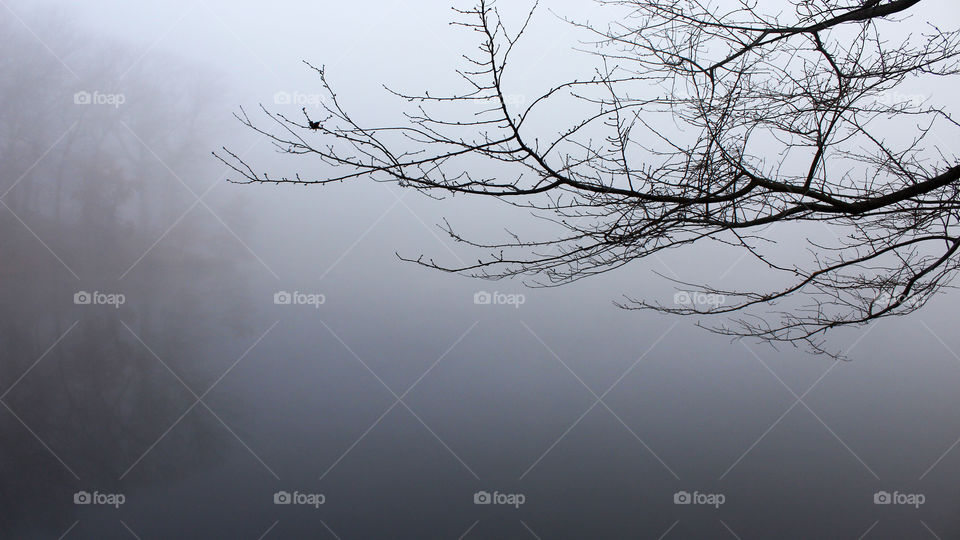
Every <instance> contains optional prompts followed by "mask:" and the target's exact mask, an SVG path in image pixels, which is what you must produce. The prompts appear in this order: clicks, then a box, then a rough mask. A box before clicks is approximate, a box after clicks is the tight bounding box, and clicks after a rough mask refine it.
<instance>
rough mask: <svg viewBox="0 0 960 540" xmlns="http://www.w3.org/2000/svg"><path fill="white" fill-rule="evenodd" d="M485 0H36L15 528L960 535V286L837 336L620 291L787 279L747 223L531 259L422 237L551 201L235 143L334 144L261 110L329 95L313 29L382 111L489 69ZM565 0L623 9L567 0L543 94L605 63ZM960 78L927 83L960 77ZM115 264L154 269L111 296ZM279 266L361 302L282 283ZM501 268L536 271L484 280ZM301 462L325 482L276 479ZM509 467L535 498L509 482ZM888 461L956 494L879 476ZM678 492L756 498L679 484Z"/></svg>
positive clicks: (16, 368) (3, 279) (536, 67)
mask: <svg viewBox="0 0 960 540" xmlns="http://www.w3.org/2000/svg"><path fill="white" fill-rule="evenodd" d="M520 4H524V5H520ZM459 7H469V5H468V4H459ZM502 7H503V8H504V9H505V10H506V11H507V13H514V14H519V13H520V12H522V11H523V10H525V9H527V8H528V6H527V5H526V3H519V2H518V3H515V4H514V3H504V4H503V5H502ZM449 8H450V4H448V3H445V2H417V3H414V2H412V1H395V2H388V1H384V2H379V1H378V2H369V3H353V4H341V3H336V4H331V3H319V2H310V3H307V2H293V1H286V2H284V1H280V2H273V3H263V2H250V1H230V2H227V1H215V0H202V1H195V2H191V1H178V0H171V1H169V2H163V3H159V2H157V3H146V2H124V1H119V0H117V1H104V0H89V1H81V2H69V3H68V2H62V1H60V2H41V1H30V2H24V1H19V2H11V1H10V0H2V2H0V47H2V48H3V50H4V51H5V53H4V55H3V56H2V59H0V62H2V63H0V96H2V100H0V163H2V168H0V178H2V183H0V202H2V205H0V295H2V302H0V306H2V307H0V309H2V311H3V313H2V316H0V324H2V325H3V327H2V331H0V344H2V349H0V351H2V352H0V403H2V405H3V407H0V430H2V436H0V441H2V442H0V537H3V538H59V537H65V538H132V537H137V538H175V537H176V538H252V539H256V538H261V537H265V538H307V537H309V538H325V537H329V538H342V539H349V538H460V537H461V536H463V535H466V536H465V537H466V538H537V537H539V538H654V539H655V538H661V537H663V538H724V537H730V538H743V539H747V538H943V539H947V538H960V517H958V516H960V513H958V509H960V482H958V475H960V450H954V448H955V447H956V446H958V444H957V443H958V441H960V439H958V438H960V415H958V414H957V411H958V406H960V393H958V392H957V388H958V386H960V357H958V355H957V354H956V352H955V351H960V333H958V332H957V331H956V313H957V301H958V300H960V296H958V295H957V294H955V293H950V294H947V295H944V296H942V297H939V298H937V299H936V300H935V301H933V302H931V304H930V305H929V306H928V307H927V308H926V309H924V310H923V311H921V312H920V313H918V314H917V315H915V316H913V317H911V318H906V319H899V320H888V321H884V322H880V323H879V324H876V325H875V326H872V327H869V328H866V329H863V330H859V331H854V332H846V333H840V334H837V335H835V336H832V337H831V340H832V341H831V343H832V344H834V345H835V346H837V347H841V348H850V347H852V348H851V349H850V352H849V355H850V357H851V359H852V361H851V362H847V363H839V364H837V363H834V362H832V361H830V360H829V359H827V358H824V357H816V356H811V355H809V354H806V353H804V352H802V351H797V350H782V351H774V350H773V349H771V348H769V347H766V346H762V345H757V344H753V343H747V344H741V343H738V342H734V343H731V342H730V341H729V340H727V339H724V338H720V337H717V336H714V335H711V334H708V333H706V332H704V331H702V330H698V329H697V328H695V327H694V323H695V321H694V320H686V319H683V320H676V319H671V318H668V317H665V316H659V315H654V314H647V313H636V312H624V311H621V310H618V309H616V308H615V307H614V306H613V305H612V303H611V301H612V300H615V299H617V298H620V297H621V295H623V294H630V295H633V296H640V295H646V296H647V297H649V298H655V299H663V300H666V299H669V298H670V297H671V296H672V295H673V293H674V292H675V291H674V289H673V288H672V287H671V286H670V284H669V283H667V282H665V281H663V280H662V279H660V278H658V277H657V276H655V275H654V274H653V272H654V271H657V272H661V273H664V274H667V275H671V276H679V277H682V278H684V279H687V278H691V279H692V278H696V277H703V276H708V277H711V276H713V277H715V276H717V275H721V274H722V275H724V276H726V277H725V279H727V280H728V281H725V282H715V283H717V284H719V285H723V284H725V283H743V282H744V281H745V280H746V281H748V282H749V281H750V280H754V279H760V278H759V277H758V276H757V275H756V274H754V269H752V268H751V267H750V265H749V264H747V262H746V261H739V262H738V259H737V256H736V254H729V253H725V252H718V251H710V250H699V249H696V248H695V249H693V250H686V251H681V252H675V253H672V254H671V255H670V256H664V257H661V258H659V259H656V260H649V261H645V262H643V263H641V264H635V265H631V266H629V267H627V268H625V269H623V270H621V271H618V272H615V273H611V274H607V275H604V276H602V277H598V278H595V279H591V280H585V281H581V282H578V283H577V284H575V285H572V286H568V287H565V288H560V289H550V290H542V289H537V290H530V289H526V288H524V286H523V284H522V283H520V282H508V281H501V282H495V283H488V282H478V281H472V280H469V279H467V278H463V277H459V276H451V275H446V274H440V273H434V272H430V271H427V270H424V269H421V268H419V267H416V266H414V265H411V264H407V263H403V262H401V261H399V260H398V259H397V257H396V256H395V255H394V252H400V253H401V254H403V255H407V256H415V255H418V254H420V253H424V254H426V255H429V256H434V257H436V258H437V259H438V260H441V259H443V260H445V261H448V262H451V261H452V262H456V261H457V258H458V257H461V258H463V259H465V260H470V258H471V257H474V258H475V257H476V255H475V254H472V253H471V252H470V251H463V250H461V249H460V248H458V247H454V246H451V245H450V242H449V239H448V238H444V237H443V235H442V234H441V233H440V231H439V230H438V229H437V227H436V225H437V223H439V222H440V221H441V219H442V218H443V217H449V218H451V221H452V223H453V224H454V225H455V226H458V227H459V229H460V230H463V231H464V232H466V233H475V234H474V237H478V236H477V235H479V238H487V239H489V238H499V236H498V235H500V234H502V230H503V228H504V227H506V226H508V225H511V226H514V227H515V228H518V227H519V228H520V230H522V231H530V232H533V231H540V230H544V229H543V225H542V224H540V223H538V222H536V221H535V220H533V219H530V218H529V217H528V216H525V215H523V214H522V213H518V212H516V211H510V210H506V209H504V208H503V207H502V206H501V205H497V204H496V203H491V202H489V201H479V202H478V201H475V200H464V199H460V198H458V199H456V200H445V201H439V202H438V201H432V200H430V199H427V198H424V197H421V196H419V195H417V194H416V193H407V192H404V191H402V190H399V189H398V188H396V187H394V186H391V185H386V184H375V183H371V182H355V183H351V184H343V185H336V186H328V187H309V188H308V187H299V186H297V187H277V186H237V185H233V184H229V183H227V182H225V180H224V178H225V177H226V170H225V167H223V166H222V164H220V163H219V162H218V161H216V160H215V159H214V158H213V157H212V156H211V155H210V152H211V151H212V150H215V149H217V148H219V147H220V146H223V145H226V146H228V147H230V148H231V149H232V150H234V151H236V152H237V153H239V154H242V155H244V156H246V158H248V159H249V160H250V161H251V162H252V163H255V164H256V165H257V166H258V167H259V168H260V169H262V170H269V171H271V172H277V173H282V172H292V171H300V172H302V173H304V175H305V176H308V177H309V176H314V177H322V175H323V174H324V172H325V169H324V168H323V166H322V164H319V163H311V162H309V161H296V160H294V161H291V160H289V159H286V158H284V157H283V156H281V155H279V154H277V153H276V151H275V149H273V148H272V147H271V146H270V145H269V144H268V143H267V142H266V141H265V140H263V139H262V138H258V137H257V136H256V135H255V134H253V133H250V132H247V131H245V130H243V129H241V126H239V124H238V123H237V122H236V121H234V120H233V119H232V117H231V116H230V115H231V113H232V112H235V111H236V110H238V107H239V106H241V105H242V106H244V107H246V108H247V109H248V110H250V111H253V110H254V109H255V108H256V107H257V105H258V104H259V103H263V104H264V105H266V106H267V107H269V108H271V109H274V110H294V111H295V110H297V109H299V107H300V105H298V104H297V103H292V104H291V105H285V104H283V103H277V100H278V93H279V95H280V96H284V95H286V96H288V97H290V98H291V100H292V101H296V100H298V99H299V100H306V101H305V104H306V105H307V106H308V107H309V106H311V104H310V103H309V100H310V99H313V98H312V97H311V96H315V95H317V94H319V93H320V89H319V86H318V84H317V81H316V79H315V77H314V74H313V72H312V71H310V70H308V69H306V66H304V65H303V64H302V63H301V60H308V61H310V62H312V63H314V64H316V65H325V66H326V68H327V73H328V76H329V78H330V79H331V81H332V82H333V83H334V84H335V86H336V89H337V91H338V94H339V96H340V97H341V99H342V100H343V101H344V103H345V104H346V105H348V106H349V107H350V109H352V110H353V111H355V114H356V115H357V116H358V117H359V118H360V119H361V120H362V121H364V122H369V123H375V124H386V123H389V122H390V121H391V120H395V119H396V118H398V116H399V114H400V111H401V110H402V107H403V105H404V104H403V102H401V101H399V100H396V99H393V98H391V97H389V95H388V94H387V93H386V92H385V91H384V90H383V89H382V88H381V84H382V83H387V84H389V85H391V86H393V87H395V88H398V89H401V90H409V91H411V92H415V91H420V90H422V89H434V88H437V89H438V92H439V91H440V90H443V89H444V88H446V87H447V86H445V85H447V84H450V83H452V82H455V80H456V79H455V77H456V76H455V74H453V69H454V68H456V67H459V66H460V65H461V63H460V62H459V57H460V55H461V54H462V53H463V52H468V51H469V52H472V50H473V47H475V42H474V41H473V40H474V36H473V35H471V33H470V32H466V31H464V30H462V29H458V28H456V27H452V26H449V25H448V23H449V21H450V20H451V19H452V18H453V15H454V14H453V13H452V12H451V10H450V9H449ZM921 9H922V10H926V11H925V13H929V14H932V16H933V18H935V19H936V21H937V22H938V23H939V24H941V25H943V26H944V27H956V25H957V24H960V10H958V9H957V6H956V5H955V3H953V2H952V0H940V1H937V0H925V1H924V2H923V7H922V8H921ZM550 10H553V11H555V12H556V13H558V14H563V15H567V16H571V17H576V18H581V19H584V18H588V19H590V20H595V21H598V22H599V21H601V20H602V13H603V10H602V9H600V10H595V9H594V6H593V4H590V3H586V2H572V1H550V2H543V3H542V5H541V10H540V12H539V15H537V17H536V19H535V23H534V24H533V26H532V27H531V30H530V34H529V36H528V38H527V39H528V40H529V41H527V42H526V45H525V47H526V49H524V50H523V51H522V52H521V51H518V53H517V54H518V56H522V57H524V58H526V64H524V65H525V68H524V69H521V70H518V71H517V72H516V75H515V78H514V80H512V81H510V83H511V84H512V85H515V86H514V87H515V88H517V89H518V90H517V93H519V94H523V93H525V92H528V91H530V92H532V91H533V89H535V88H539V86H538V85H542V84H547V83H548V82H549V81H551V80H554V79H560V80H562V79H563V78H564V77H566V76H567V75H568V74H570V73H576V72H578V71H582V70H583V69H589V66H590V59H589V58H586V57H582V56H577V55H576V54H575V53H573V52H571V50H570V48H571V47H572V46H574V45H576V42H577V39H578V35H577V34H576V32H574V31H571V29H569V28H568V27H567V26H565V25H564V24H563V23H561V22H559V21H558V20H557V19H556V18H555V17H554V16H553V15H552V14H551V13H550ZM904 24H913V23H904ZM917 24H918V28H919V22H918V23H917ZM947 90H948V93H945V92H944V91H943V90H937V89H932V88H905V89H904V93H905V94H914V93H923V94H924V95H930V96H932V97H936V98H938V99H944V100H947V102H950V100H952V103H953V104H954V105H956V104H957V98H956V97H955V95H956V93H955V91H950V90H949V89H947ZM77 92H88V93H90V95H91V100H96V99H98V96H99V99H102V100H103V101H102V103H100V104H97V103H91V104H86V105H85V104H77V103H76V100H75V95H76V93H77ZM94 92H96V94H94ZM118 96H122V98H118ZM118 99H120V100H122V101H123V103H122V104H118V103H116V102H117V101H118ZM279 99H280V101H282V100H283V98H282V97H281V98H279ZM111 100H112V102H111ZM562 113H563V111H557V114H558V115H562ZM818 233H819V234H822V233H823V231H818ZM811 234H814V233H813V232H811ZM800 239H801V237H799V236H798V237H796V238H794V241H797V242H799V241H800ZM787 240H788V241H790V239H789V238H788V239H787ZM785 247H786V248H789V244H788V245H787V246H785ZM79 291H87V292H91V293H92V292H94V291H97V292H100V293H106V294H123V295H124V299H125V302H124V303H123V305H121V306H119V308H115V307H113V306H110V305H77V304H75V303H74V294H75V293H77V292H79ZM278 291H288V292H294V291H298V292H301V293H310V294H322V295H324V297H325V303H324V304H323V305H321V306H319V308H314V307H312V306H307V305H275V304H274V294H275V293H277V292H278ZM479 291H489V292H494V291H498V292H501V293H511V294H513V293H522V294H524V295H525V300H526V301H525V303H524V304H523V305H522V306H520V307H519V308H514V307H512V306H503V305H500V306H497V305H475V304H474V294H475V293H477V292H479ZM608 389H609V392H608ZM808 390H809V392H808ZM598 397H602V401H601V402H597V398H598ZM398 398H402V400H401V401H400V402H398ZM798 398H802V401H799V402H798ZM281 490H283V491H288V492H294V491H299V492H300V493H317V494H323V495H324V496H325V503H324V504H323V505H322V506H320V507H319V508H313V507H311V506H300V505H289V506H287V505H275V504H274V500H273V499H274V493H275V492H278V491H281ZM480 490H485V491H488V492H494V491H498V492H500V493H519V494H523V495H524V496H525V503H524V504H523V505H522V506H520V507H519V508H514V507H512V506H502V505H490V506H485V505H475V504H474V500H473V499H474V493H475V492H477V491H480ZM881 490H883V491H888V492H894V491H898V492H900V493H911V494H923V495H924V496H925V498H926V500H925V504H923V505H922V506H921V507H920V508H913V507H908V506H885V505H875V504H874V502H873V496H874V493H875V492H877V491H881ZM78 491H86V492H90V493H93V492H99V493H101V494H104V493H106V494H110V493H116V494H123V495H124V496H125V503H124V504H123V505H122V506H120V507H119V508H114V507H110V506H102V505H76V504H74V501H73V498H74V494H75V493H76V492H78ZM678 491H687V492H694V491H697V492H700V493H717V494H723V495H724V496H725V504H723V505H722V506H721V507H720V508H719V509H716V508H713V507H709V506H687V505H675V504H674V500H673V499H674V493H675V492H678Z"/></svg>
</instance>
